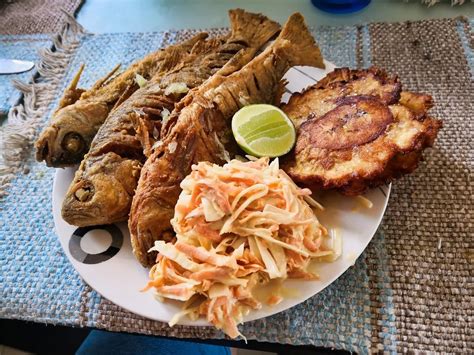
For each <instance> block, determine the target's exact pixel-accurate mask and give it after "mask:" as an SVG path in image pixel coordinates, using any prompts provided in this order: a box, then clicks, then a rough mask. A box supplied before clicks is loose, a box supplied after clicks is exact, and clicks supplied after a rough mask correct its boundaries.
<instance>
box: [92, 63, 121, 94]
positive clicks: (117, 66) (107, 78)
mask: <svg viewBox="0 0 474 355" xmlns="http://www.w3.org/2000/svg"><path fill="white" fill-rule="evenodd" d="M121 65H122V64H120V63H119V64H117V65H116V66H115V67H113V68H112V70H111V71H110V72H109V73H108V74H107V75H106V76H104V77H103V78H102V79H99V80H97V82H96V83H95V84H94V85H93V86H92V87H91V89H90V90H89V91H95V90H97V89H99V88H101V87H102V86H103V85H104V84H105V83H106V82H107V81H108V80H109V79H110V78H111V77H112V76H113V75H114V74H115V73H116V72H117V70H119V68H120V66H121Z"/></svg>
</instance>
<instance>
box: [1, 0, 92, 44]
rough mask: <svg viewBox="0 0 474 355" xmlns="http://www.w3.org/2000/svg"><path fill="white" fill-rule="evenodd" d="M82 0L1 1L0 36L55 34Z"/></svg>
mask: <svg viewBox="0 0 474 355" xmlns="http://www.w3.org/2000/svg"><path fill="white" fill-rule="evenodd" d="M83 1H84V0H2V1H0V19H1V21H0V34H7V35H16V34H33V33H55V32H58V31H59V30H60V29H61V26H62V25H63V22H64V21H65V18H66V14H65V12H66V13H68V14H71V15H74V14H75V13H76V11H77V10H78V9H79V7H80V6H81V4H82V3H83Z"/></svg>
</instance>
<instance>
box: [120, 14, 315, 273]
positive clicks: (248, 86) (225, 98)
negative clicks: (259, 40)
mask: <svg viewBox="0 0 474 355" xmlns="http://www.w3.org/2000/svg"><path fill="white" fill-rule="evenodd" d="M295 65H311V66H317V67H320V68H324V63H323V58H322V56H321V53H320V50H319V48H318V46H317V45H316V43H315V40H314V38H313V37H312V36H311V34H310V33H309V31H308V29H307V27H306V25H305V23H304V19H303V17H302V15H301V14H294V15H292V16H291V17H290V18H289V20H288V22H287V23H286V24H285V26H284V27H283V29H282V31H281V33H280V35H279V36H278V37H277V39H276V40H275V41H274V42H273V43H272V45H270V46H269V47H267V49H265V50H264V51H263V52H262V53H261V54H259V55H258V56H257V57H256V58H254V59H253V60H252V61H250V62H249V63H248V64H246V65H245V66H243V68H242V69H240V70H238V69H237V70H236V71H234V72H232V73H230V72H228V71H227V72H226V71H224V70H223V71H222V72H218V73H216V75H214V76H213V77H212V78H210V79H209V80H208V81H206V83H205V84H203V85H202V86H201V87H199V88H198V89H197V90H195V91H193V92H190V93H189V94H188V96H187V97H186V98H185V99H183V101H181V103H180V104H179V107H178V108H177V109H176V110H175V112H173V114H172V115H176V116H177V118H176V119H175V122H174V124H173V125H172V126H171V127H170V128H169V131H167V130H166V128H165V130H164V131H165V133H166V136H165V137H164V138H163V144H162V145H161V146H160V147H159V148H158V149H156V150H155V151H154V152H153V153H152V154H151V156H150V157H149V158H148V159H147V161H146V162H145V164H144V166H143V168H142V172H141V175H140V179H139V182H138V187H137V190H136V192H135V196H134V198H133V202H132V208H131V211H130V218H129V229H130V234H131V238H132V246H133V250H134V253H135V256H136V257H137V259H138V260H139V261H140V262H141V263H142V264H143V265H144V266H151V265H153V264H154V262H155V258H156V253H155V254H153V253H148V250H149V248H150V247H151V246H152V245H153V243H154V241H156V240H160V239H170V238H171V237H172V236H173V229H172V226H171V223H170V219H171V218H172V217H173V214H174V206H175V204H176V201H177V199H178V196H179V194H180V191H181V188H180V183H181V181H182V180H183V179H184V177H185V176H186V175H187V174H189V172H190V171H191V166H192V165H193V164H196V163H198V162H200V161H210V162H213V163H219V164H221V163H224V162H225V161H226V160H227V159H228V158H229V154H228V151H227V149H228V147H229V145H231V144H232V141H230V142H228V140H227V134H228V132H229V131H230V119H231V117H232V115H233V114H234V113H235V112H236V111H237V110H238V109H240V108H241V107H243V106H245V105H248V104H254V103H271V102H273V99H274V96H275V95H276V94H277V93H278V91H279V87H280V81H281V79H282V77H283V75H284V74H285V73H286V71H287V70H288V69H289V68H290V67H292V66H295ZM237 67H238V66H237ZM184 103H185V104H184Z"/></svg>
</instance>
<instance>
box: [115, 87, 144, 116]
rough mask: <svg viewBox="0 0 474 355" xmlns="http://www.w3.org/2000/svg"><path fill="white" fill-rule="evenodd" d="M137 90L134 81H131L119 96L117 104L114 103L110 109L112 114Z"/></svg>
mask: <svg viewBox="0 0 474 355" xmlns="http://www.w3.org/2000/svg"><path fill="white" fill-rule="evenodd" d="M138 89H139V86H138V84H137V82H136V81H135V80H133V81H132V82H131V83H130V84H129V85H128V86H127V88H126V89H125V91H124V92H123V93H122V95H120V97H119V98H118V100H117V102H115V104H114V107H112V110H110V112H112V111H113V110H115V109H116V108H117V107H119V106H120V105H121V104H122V103H123V102H124V101H125V100H127V99H128V98H129V97H130V96H132V94H133V93H134V92H135V91H137V90H138Z"/></svg>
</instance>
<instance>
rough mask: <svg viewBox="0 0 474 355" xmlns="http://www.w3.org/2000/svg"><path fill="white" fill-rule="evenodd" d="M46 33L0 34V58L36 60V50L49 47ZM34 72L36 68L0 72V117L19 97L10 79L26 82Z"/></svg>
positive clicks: (37, 57)
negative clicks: (7, 72) (11, 72)
mask: <svg viewBox="0 0 474 355" xmlns="http://www.w3.org/2000/svg"><path fill="white" fill-rule="evenodd" d="M51 45H52V41H51V40H50V38H49V36H48V35H44V34H35V35H0V58H5V59H19V60H29V61H32V62H35V63H36V62H37V61H38V60H39V54H38V50H39V49H40V48H45V47H50V46H51ZM35 74H36V68H33V69H32V70H30V71H28V72H24V73H19V74H9V75H6V74H0V118H1V117H2V116H5V115H6V114H7V113H8V110H9V109H10V107H12V106H13V105H15V104H16V103H17V102H18V100H19V99H20V93H19V92H18V91H17V90H15V89H14V88H13V85H12V82H11V81H12V80H13V79H16V80H22V81H26V82H28V81H29V80H30V79H31V78H32V76H33V75H35Z"/></svg>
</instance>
